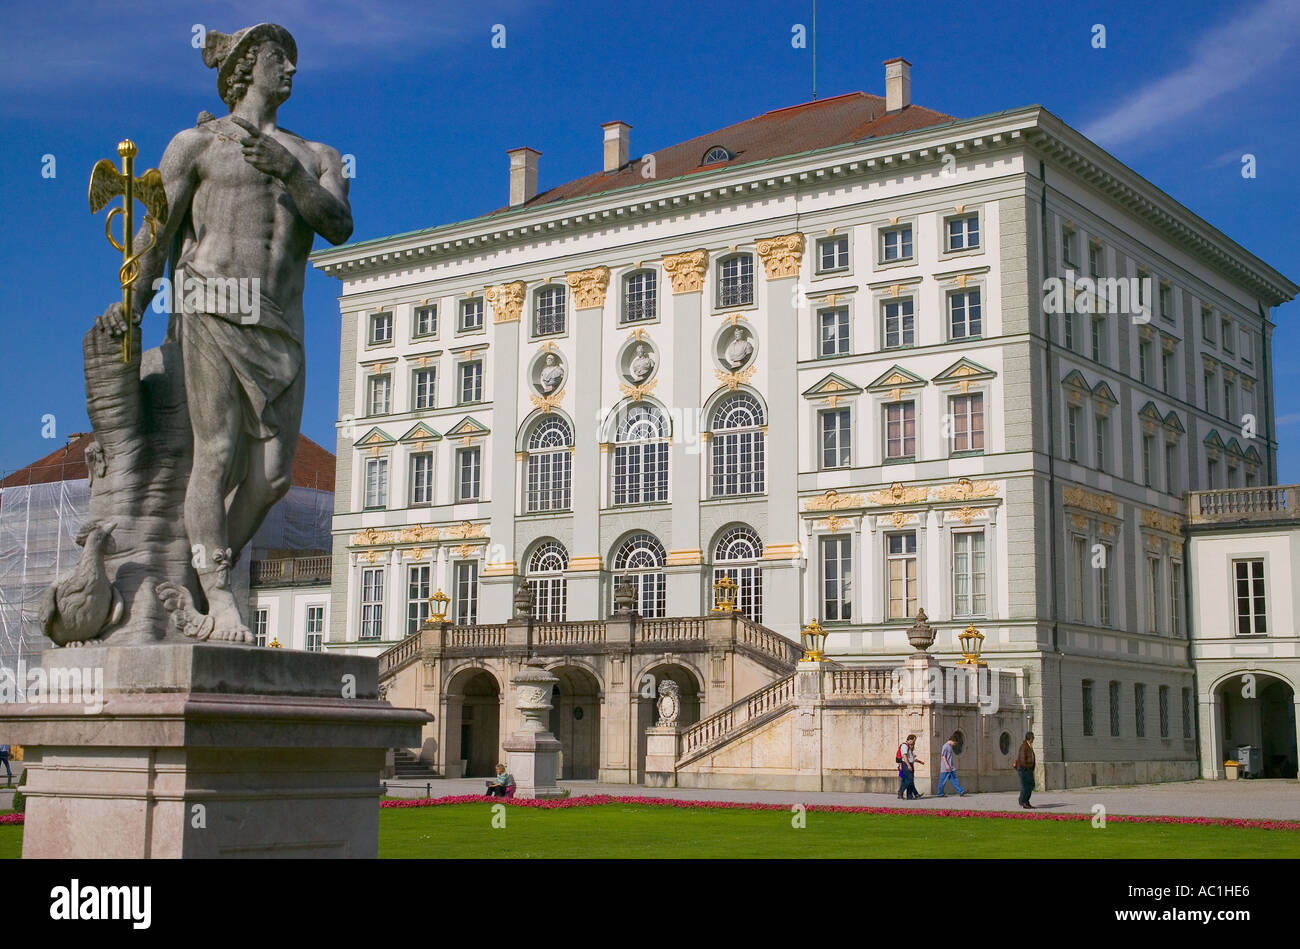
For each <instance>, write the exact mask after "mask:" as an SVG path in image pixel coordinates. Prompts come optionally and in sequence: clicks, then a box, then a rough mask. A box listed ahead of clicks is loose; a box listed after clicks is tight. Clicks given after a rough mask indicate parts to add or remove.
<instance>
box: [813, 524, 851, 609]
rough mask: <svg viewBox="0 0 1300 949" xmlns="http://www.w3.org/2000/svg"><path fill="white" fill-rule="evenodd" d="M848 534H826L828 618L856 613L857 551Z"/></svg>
mask: <svg viewBox="0 0 1300 949" xmlns="http://www.w3.org/2000/svg"><path fill="white" fill-rule="evenodd" d="M851 540H852V538H850V537H849V536H848V535H842V536H834V537H823V538H822V542H821V544H822V611H823V613H824V615H825V616H826V619H827V620H831V621H836V622H843V621H847V620H849V619H852V617H853V605H852V604H853V553H852V546H851Z"/></svg>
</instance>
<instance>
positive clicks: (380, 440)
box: [356, 427, 397, 448]
mask: <svg viewBox="0 0 1300 949" xmlns="http://www.w3.org/2000/svg"><path fill="white" fill-rule="evenodd" d="M396 441H397V439H395V438H393V436H392V435H389V434H388V433H387V432H386V431H384V430H383V429H382V428H378V427H375V428H372V429H371V430H370V431H368V432H366V433H365V434H364V435H362V436H361V437H360V438H358V439H357V441H356V446H357V447H358V448H374V447H376V446H378V445H392V444H394V443H396Z"/></svg>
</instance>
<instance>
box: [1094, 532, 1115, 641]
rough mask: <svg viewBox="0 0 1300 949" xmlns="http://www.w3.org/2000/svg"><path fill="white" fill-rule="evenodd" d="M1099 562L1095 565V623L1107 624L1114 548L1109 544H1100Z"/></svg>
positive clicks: (1108, 620)
mask: <svg viewBox="0 0 1300 949" xmlns="http://www.w3.org/2000/svg"><path fill="white" fill-rule="evenodd" d="M1100 546H1101V551H1100V553H1101V563H1099V564H1098V565H1097V625H1098V626H1109V625H1111V621H1110V601H1111V582H1112V581H1111V576H1112V574H1113V571H1112V569H1111V557H1112V556H1113V550H1114V548H1113V547H1112V546H1111V545H1110V544H1105V543H1103V544H1101V545H1100Z"/></svg>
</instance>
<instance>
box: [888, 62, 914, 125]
mask: <svg viewBox="0 0 1300 949" xmlns="http://www.w3.org/2000/svg"><path fill="white" fill-rule="evenodd" d="M884 65H885V111H886V112H897V111H898V110H899V109H904V108H906V107H907V106H909V105H911V104H912V64H911V63H909V62H908V61H907V60H905V59H904V58H903V57H902V56H895V57H894V58H893V59H887V60H885V63H884Z"/></svg>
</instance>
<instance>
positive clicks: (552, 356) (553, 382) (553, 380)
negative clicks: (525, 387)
mask: <svg viewBox="0 0 1300 949" xmlns="http://www.w3.org/2000/svg"><path fill="white" fill-rule="evenodd" d="M568 378H569V367H568V364H567V363H565V361H564V356H562V355H561V354H560V352H559V351H558V350H556V349H553V348H549V347H548V348H546V349H543V350H542V351H541V352H539V353H538V354H537V355H536V356H534V357H533V361H532V365H530V366H529V368H528V381H529V383H530V384H531V385H532V387H533V388H534V389H535V390H536V391H537V394H538V395H541V396H553V395H557V394H558V393H559V392H560V390H561V389H563V388H564V382H565V380H566V379H568Z"/></svg>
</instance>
